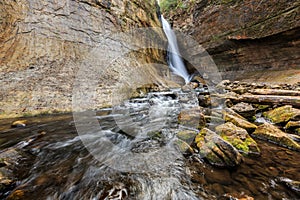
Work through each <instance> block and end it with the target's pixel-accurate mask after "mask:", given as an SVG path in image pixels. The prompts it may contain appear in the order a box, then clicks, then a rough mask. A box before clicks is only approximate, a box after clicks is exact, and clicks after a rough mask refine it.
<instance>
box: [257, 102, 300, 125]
mask: <svg viewBox="0 0 300 200" xmlns="http://www.w3.org/2000/svg"><path fill="white" fill-rule="evenodd" d="M263 116H264V117H266V118H268V119H270V120H271V121H272V122H273V123H275V124H279V123H285V122H288V121H289V120H291V119H297V118H299V117H300V110H299V109H296V108H293V107H292V106H290V105H286V106H282V107H279V108H275V109H274V110H270V111H267V112H264V113H263Z"/></svg>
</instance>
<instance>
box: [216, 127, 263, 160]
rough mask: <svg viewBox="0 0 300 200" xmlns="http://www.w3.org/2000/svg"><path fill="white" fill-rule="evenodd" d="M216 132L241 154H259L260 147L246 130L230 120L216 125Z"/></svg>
mask: <svg viewBox="0 0 300 200" xmlns="http://www.w3.org/2000/svg"><path fill="white" fill-rule="evenodd" d="M216 132H217V133H218V134H220V136H221V137H222V138H223V139H224V140H225V141H227V142H229V143H230V144H232V145H233V146H234V147H235V148H237V149H238V150H239V151H240V152H241V153H243V154H246V155H248V154H256V155H257V154H260V149H259V148H258V146H257V143H256V142H255V140H253V139H252V138H251V137H250V135H249V134H248V133H247V131H246V130H245V129H243V128H240V127H237V126H235V125H234V124H233V123H231V122H227V123H226V124H222V125H219V126H217V127H216Z"/></svg>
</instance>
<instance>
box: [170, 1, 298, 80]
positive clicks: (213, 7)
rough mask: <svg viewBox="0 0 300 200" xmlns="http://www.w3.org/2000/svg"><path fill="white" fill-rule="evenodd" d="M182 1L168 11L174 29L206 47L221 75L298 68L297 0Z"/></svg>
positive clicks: (233, 76) (229, 76) (232, 75)
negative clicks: (175, 7)
mask: <svg viewBox="0 0 300 200" xmlns="http://www.w3.org/2000/svg"><path fill="white" fill-rule="evenodd" d="M184 5H185V6H178V7H177V9H175V10H174V9H173V10H171V11H170V12H169V13H166V14H167V15H169V18H170V21H173V24H174V27H175V28H176V29H179V30H181V31H184V32H185V33H187V34H191V35H192V36H193V37H194V38H195V39H196V40H197V41H198V42H199V43H200V44H201V45H203V47H204V48H206V49H207V50H208V52H209V53H210V55H212V56H213V59H214V61H215V62H216V64H217V66H218V67H219V69H220V70H221V71H223V73H224V76H226V77H228V78H232V79H234V78H235V77H236V75H237V73H235V74H233V73H230V72H231V71H243V70H244V71H257V70H264V69H269V68H272V69H283V70H286V69H288V68H297V66H299V55H298V54H297V53H296V49H297V44H298V42H299V37H298V36H297V35H298V34H297V33H298V32H299V25H300V20H299V19H300V16H299V2H298V1H284V0H280V1H274V0H272V1H261V0H249V1H235V0H230V1H213V0H196V1H184ZM247 75H248V74H247V73H245V74H244V77H247Z"/></svg>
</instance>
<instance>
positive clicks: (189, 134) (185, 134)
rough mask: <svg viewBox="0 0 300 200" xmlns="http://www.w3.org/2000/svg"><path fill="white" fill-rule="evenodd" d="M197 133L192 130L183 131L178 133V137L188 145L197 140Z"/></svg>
mask: <svg viewBox="0 0 300 200" xmlns="http://www.w3.org/2000/svg"><path fill="white" fill-rule="evenodd" d="M197 134H198V133H197V131H192V130H182V131H179V132H178V133H177V135H176V136H177V137H178V138H179V139H181V140H183V141H185V142H186V143H188V144H192V143H193V142H194V140H195V137H196V135H197Z"/></svg>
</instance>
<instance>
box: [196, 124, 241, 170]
mask: <svg viewBox="0 0 300 200" xmlns="http://www.w3.org/2000/svg"><path fill="white" fill-rule="evenodd" d="M195 143H196V144H197V147H198V149H199V154H200V155H201V157H203V158H205V159H206V160H207V161H208V162H209V163H210V164H212V165H215V166H219V167H234V166H236V165H239V164H240V163H241V162H242V160H243V157H242V155H241V154H240V153H239V151H238V150H237V149H236V148H234V147H233V146H232V145H231V144H230V143H229V142H226V141H225V140H223V139H222V138H221V137H220V136H219V135H218V134H216V133H215V132H213V131H211V130H209V129H207V128H203V129H202V130H201V131H200V133H199V134H198V135H197V136H196V138H195Z"/></svg>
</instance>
